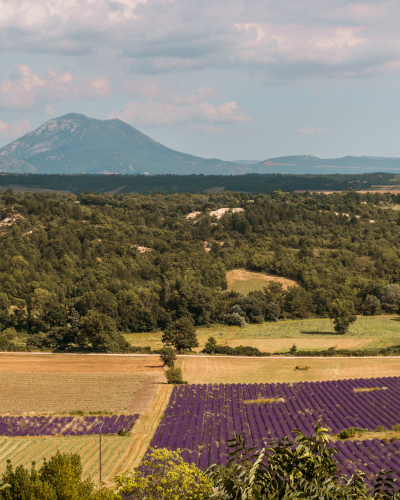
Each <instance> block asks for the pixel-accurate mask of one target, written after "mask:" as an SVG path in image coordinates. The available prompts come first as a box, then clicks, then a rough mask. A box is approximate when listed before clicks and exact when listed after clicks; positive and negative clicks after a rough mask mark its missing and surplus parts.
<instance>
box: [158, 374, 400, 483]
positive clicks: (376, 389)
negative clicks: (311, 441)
mask: <svg viewBox="0 0 400 500" xmlns="http://www.w3.org/2000/svg"><path fill="white" fill-rule="evenodd" d="M318 421H320V422H321V423H322V425H323V426H325V427H327V428H328V429H329V431H330V432H331V433H333V434H337V433H338V432H340V431H341V430H343V429H347V428H349V427H362V428H365V429H370V430H374V429H375V428H376V427H377V426H378V425H380V426H383V427H385V428H387V429H388V430H389V429H391V427H392V425H394V424H399V423H400V378H398V377H390V378H376V379H354V380H339V381H334V382H312V383H308V382H306V383H297V384H249V385H245V384H227V385H223V384H221V385H202V386H201V385H192V386H180V387H179V388H175V389H174V391H173V393H172V395H171V399H170V402H169V405H168V407H167V410H166V412H165V415H164V418H163V420H162V421H161V423H160V425H159V427H158V429H157V432H156V434H155V436H154V438H153V440H152V442H151V446H153V447H154V446H157V447H159V448H162V447H166V448H169V449H172V450H176V449H178V448H180V449H181V450H182V455H183V458H184V459H185V460H186V461H188V462H190V463H195V464H197V465H199V467H202V468H203V467H207V466H209V465H211V464H212V463H219V464H221V465H223V464H225V463H226V461H227V453H228V449H227V441H228V439H232V438H233V433H234V431H236V433H238V434H239V433H242V434H243V435H244V436H245V437H246V439H247V442H248V444H249V446H256V447H257V448H261V447H262V443H264V442H267V443H268V442H270V441H272V440H276V439H282V438H283V437H284V436H289V437H290V436H293V434H292V431H293V430H296V429H299V430H300V431H302V432H303V433H304V434H305V435H312V434H314V429H315V426H316V425H317V423H318ZM336 446H337V448H338V450H339V452H340V453H339V455H338V461H339V463H340V467H341V468H342V470H343V471H346V472H347V473H351V472H352V471H353V465H352V464H361V465H360V467H359V468H360V469H362V470H364V469H365V468H367V470H366V472H367V473H368V475H371V474H375V473H376V472H377V471H379V470H380V469H381V468H390V469H391V470H394V471H395V472H396V473H398V474H399V478H400V467H398V466H397V465H396V464H397V463H398V460H399V458H398V457H399V456H400V455H399V453H400V451H399V450H400V442H399V441H397V440H395V441H393V442H385V443H382V442H381V441H379V440H374V441H368V440H366V441H365V442H364V443H361V442H360V441H356V442H354V443H351V442H347V441H346V442H345V443H341V442H338V443H337V444H336ZM382 447H384V448H385V449H383V448H382ZM389 456H390V457H392V458H393V459H395V462H392V460H391V459H388V458H386V459H385V460H386V461H385V460H383V459H384V457H389ZM363 457H364V458H363ZM388 460H389V463H388ZM365 463H367V464H368V465H367V466H366V465H364V464H365ZM357 466H358V465H357ZM396 468H397V469H396ZM372 478H373V476H371V480H372Z"/></svg>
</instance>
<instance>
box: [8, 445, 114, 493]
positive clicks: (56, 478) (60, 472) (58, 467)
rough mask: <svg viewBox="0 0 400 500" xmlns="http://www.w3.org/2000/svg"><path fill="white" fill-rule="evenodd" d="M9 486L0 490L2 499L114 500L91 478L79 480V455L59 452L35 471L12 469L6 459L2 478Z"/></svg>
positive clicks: (80, 477)
mask: <svg viewBox="0 0 400 500" xmlns="http://www.w3.org/2000/svg"><path fill="white" fill-rule="evenodd" d="M2 482H3V483H5V484H9V485H10V487H8V488H5V489H0V498H1V499H4V500H75V499H76V500H118V499H119V498H120V497H119V496H118V495H116V494H115V493H114V492H113V491H112V490H110V489H108V488H98V487H96V486H95V484H94V482H93V480H92V479H91V478H88V479H85V480H83V479H82V463H81V458H80V456H79V455H77V454H73V453H60V452H59V451H58V452H57V453H56V454H55V455H54V456H53V457H51V459H50V460H49V461H48V462H47V461H46V460H45V461H44V463H43V465H42V467H41V468H40V469H39V471H37V470H36V469H35V463H34V462H32V467H31V469H30V470H28V469H25V467H24V466H22V465H19V466H18V467H16V468H15V470H14V469H13V466H12V465H11V462H10V460H8V461H7V469H6V471H5V473H4V474H3V477H2Z"/></svg>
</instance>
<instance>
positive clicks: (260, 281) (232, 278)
mask: <svg viewBox="0 0 400 500" xmlns="http://www.w3.org/2000/svg"><path fill="white" fill-rule="evenodd" d="M226 280H227V282H228V290H233V291H234V292H239V293H241V294H242V295H248V293H249V292H252V291H255V290H262V289H263V288H264V287H265V286H267V284H268V282H270V281H277V282H279V283H282V285H283V288H284V289H285V290H286V288H287V287H288V286H290V285H297V283H296V282H295V281H293V280H290V279H288V278H281V277H280V276H272V275H269V274H263V273H253V272H251V271H247V270H246V269H234V270H232V271H228V272H227V273H226Z"/></svg>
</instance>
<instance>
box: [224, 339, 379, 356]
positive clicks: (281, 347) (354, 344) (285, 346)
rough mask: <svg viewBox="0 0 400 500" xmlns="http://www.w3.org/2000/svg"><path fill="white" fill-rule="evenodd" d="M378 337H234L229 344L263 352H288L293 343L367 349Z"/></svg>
mask: <svg viewBox="0 0 400 500" xmlns="http://www.w3.org/2000/svg"><path fill="white" fill-rule="evenodd" d="M376 340H377V339H346V338H339V339H331V338H329V339H307V338H295V337H294V338H290V339H246V340H244V339H233V340H229V341H228V342H227V345H229V346H231V347H236V346H239V345H244V344H245V345H248V346H251V347H257V348H258V349H259V350H260V351H262V352H270V353H274V352H286V351H288V350H289V349H290V348H291V347H292V345H293V344H296V347H297V349H298V350H324V349H329V347H336V348H337V349H365V348H367V347H368V344H371V343H372V342H375V341H376Z"/></svg>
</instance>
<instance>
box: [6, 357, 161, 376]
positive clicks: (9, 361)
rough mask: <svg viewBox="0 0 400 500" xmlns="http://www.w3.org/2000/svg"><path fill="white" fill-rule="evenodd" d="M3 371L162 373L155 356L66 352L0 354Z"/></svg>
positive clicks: (159, 363)
mask: <svg viewBox="0 0 400 500" xmlns="http://www.w3.org/2000/svg"><path fill="white" fill-rule="evenodd" d="M0 363H1V371H2V372H53V373H59V372H63V373H157V372H158V373H163V372H164V370H163V365H162V363H161V362H160V360H159V359H158V358H155V357H151V356H149V357H144V356H143V357H137V358H136V357H132V356H131V357H129V356H107V355H104V356H91V355H84V354H83V355H76V356H74V355H68V354H54V355H53V354H34V355H32V354H21V353H15V354H14V353H7V354H0Z"/></svg>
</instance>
